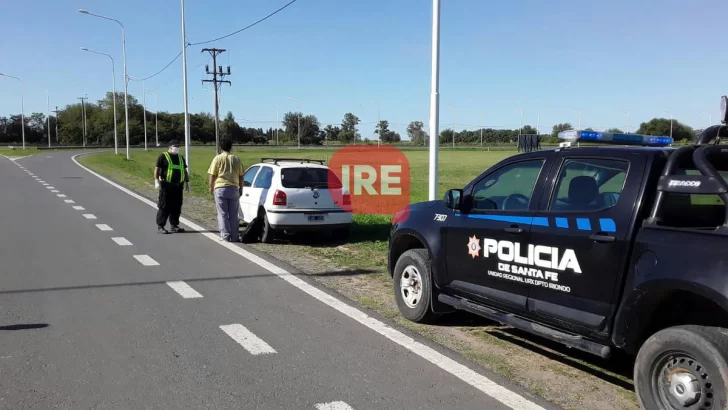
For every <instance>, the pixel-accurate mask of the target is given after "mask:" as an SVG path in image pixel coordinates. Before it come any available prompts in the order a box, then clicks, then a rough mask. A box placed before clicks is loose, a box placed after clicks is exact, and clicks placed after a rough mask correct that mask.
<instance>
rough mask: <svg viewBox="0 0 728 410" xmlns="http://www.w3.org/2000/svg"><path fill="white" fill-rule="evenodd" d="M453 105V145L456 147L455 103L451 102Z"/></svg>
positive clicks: (451, 105)
mask: <svg viewBox="0 0 728 410" xmlns="http://www.w3.org/2000/svg"><path fill="white" fill-rule="evenodd" d="M450 107H452V147H453V148H455V105H454V104H450Z"/></svg>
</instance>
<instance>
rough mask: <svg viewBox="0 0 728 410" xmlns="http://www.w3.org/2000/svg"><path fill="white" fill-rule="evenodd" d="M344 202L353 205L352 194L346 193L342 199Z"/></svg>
mask: <svg viewBox="0 0 728 410" xmlns="http://www.w3.org/2000/svg"><path fill="white" fill-rule="evenodd" d="M342 203H343V205H344V206H346V205H351V194H344V197H343V199H342Z"/></svg>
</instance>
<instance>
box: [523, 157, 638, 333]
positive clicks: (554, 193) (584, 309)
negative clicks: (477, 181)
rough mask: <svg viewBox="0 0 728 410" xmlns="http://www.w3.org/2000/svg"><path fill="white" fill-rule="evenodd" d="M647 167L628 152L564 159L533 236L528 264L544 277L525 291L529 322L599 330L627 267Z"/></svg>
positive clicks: (543, 201)
mask: <svg viewBox="0 0 728 410" xmlns="http://www.w3.org/2000/svg"><path fill="white" fill-rule="evenodd" d="M645 166H646V158H645V155H644V154H641V153H637V152H634V151H632V152H628V151H617V150H611V149H606V148H598V147H595V148H593V149H592V151H589V150H584V149H583V148H582V149H581V150H580V151H579V155H578V156H576V155H570V154H569V150H568V149H567V150H564V151H562V153H561V155H560V157H559V160H558V163H557V164H555V170H554V171H555V172H554V175H555V180H554V182H553V184H549V187H548V188H549V189H548V190H547V191H546V192H544V195H543V197H542V200H541V206H540V208H541V209H542V211H539V212H538V213H537V217H539V218H543V219H544V220H547V222H548V223H547V224H546V225H545V226H544V225H541V226H534V227H533V229H532V230H531V243H532V244H533V245H534V246H535V255H534V261H535V263H536V265H538V267H539V269H541V270H542V271H543V272H544V276H545V277H544V280H542V281H541V282H540V283H539V285H538V286H532V287H531V288H530V292H529V300H528V306H529V310H530V311H531V314H533V315H537V316H539V317H540V318H541V319H543V320H546V321H557V322H559V323H563V322H567V323H571V324H572V325H574V326H577V327H579V328H582V329H584V328H586V329H589V330H592V331H594V330H596V331H602V330H604V327H605V326H606V324H607V323H606V320H607V317H609V312H610V309H611V307H612V306H613V305H614V304H615V302H616V301H615V300H614V299H615V295H616V293H615V289H616V286H617V281H618V278H619V275H620V273H621V272H622V271H623V270H624V267H625V264H626V260H625V258H626V257H627V251H628V247H629V240H630V232H631V231H632V227H631V226H630V224H631V223H632V221H633V220H634V215H635V212H636V207H637V205H638V204H636V202H637V201H635V198H637V197H638V195H639V191H640V189H641V188H640V187H641V185H642V178H643V177H644V175H645V172H644V168H645ZM546 272H551V273H550V274H547V273H546Z"/></svg>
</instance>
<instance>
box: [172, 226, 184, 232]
mask: <svg viewBox="0 0 728 410" xmlns="http://www.w3.org/2000/svg"><path fill="white" fill-rule="evenodd" d="M184 231H185V230H184V229H183V228H180V227H179V226H173V227H172V232H174V233H179V232H184Z"/></svg>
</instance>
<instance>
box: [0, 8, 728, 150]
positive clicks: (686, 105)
mask: <svg viewBox="0 0 728 410" xmlns="http://www.w3.org/2000/svg"><path fill="white" fill-rule="evenodd" d="M289 1H290V0H217V1H214V2H208V1H202V0H186V1H185V21H186V35H187V39H188V42H191V43H196V42H202V41H207V40H211V39H214V38H218V37H220V36H223V35H226V34H230V33H232V32H234V31H236V30H239V29H241V28H243V27H245V26H247V25H249V24H251V23H253V22H255V21H256V20H259V19H260V18H262V17H265V16H266V15H267V14H269V13H271V12H273V11H275V10H276V9H278V8H280V7H281V6H283V5H285V4H286V3H288V2H289ZM2 3H4V4H2V10H3V12H2V15H1V16H0V18H1V19H2V24H0V38H1V39H3V40H2V41H0V73H5V74H9V75H14V76H18V77H21V78H22V79H23V84H24V90H25V93H24V95H25V114H26V115H29V114H30V113H32V112H47V108H46V107H47V101H46V98H47V94H46V89H47V90H48V93H49V96H50V97H49V98H50V106H51V110H53V109H54V107H55V106H58V107H59V108H60V107H63V106H65V105H66V104H71V103H77V102H79V100H78V97H84V96H88V99H89V100H90V101H97V100H100V99H101V98H103V96H104V94H105V93H106V92H107V91H110V90H111V87H112V84H111V83H112V75H111V61H110V60H109V59H108V58H107V57H104V56H101V55H97V54H92V53H89V52H84V51H81V49H80V48H81V47H88V48H89V49H92V50H96V51H100V52H104V53H108V54H111V55H112V56H113V57H114V59H115V73H116V76H115V80H116V89H117V91H118V92H122V91H123V74H122V73H123V71H122V41H121V40H122V36H121V28H120V26H119V25H118V24H116V23H114V22H113V21H108V20H104V19H100V18H97V17H93V16H89V15H85V14H81V13H79V12H78V11H77V10H78V9H79V8H83V9H86V10H88V11H89V12H91V13H95V14H100V15H104V16H108V17H111V18H114V19H117V20H119V21H120V22H121V23H122V24H123V25H124V27H125V30H126V50H127V70H128V74H129V76H131V77H135V78H143V77H148V76H151V75H152V74H154V73H156V72H158V71H159V70H160V69H162V68H163V67H164V66H166V65H167V64H168V63H169V62H170V61H172V59H173V58H174V57H175V56H176V55H177V54H179V53H180V51H181V49H182V41H181V6H180V1H179V0H147V1H142V0H125V1H118V0H25V1H11V0H4V1H3V2H2ZM726 17H728V2H726V1H724V0H690V1H685V0H637V1H635V0H630V1H627V0H611V1H598V2H597V1H584V0H582V1H575V0H563V1H548V2H546V1H542V0H509V1H506V0H501V1H496V0H441V10H440V90H439V95H440V114H439V120H440V131H442V130H443V129H445V128H451V127H452V126H453V124H455V128H456V129H457V130H462V129H477V128H479V127H481V126H488V127H505V128H517V127H519V126H520V124H521V120H522V121H523V124H529V125H532V126H536V125H538V126H539V128H540V129H541V131H542V132H550V130H551V127H552V126H553V125H554V124H556V123H561V122H570V123H571V124H572V125H574V126H575V127H576V126H578V125H579V124H581V127H582V128H587V127H592V128H595V129H598V128H609V127H619V128H621V129H623V130H627V128H628V126H629V129H630V130H631V131H633V132H634V131H636V129H637V128H638V127H639V124H640V122H643V121H648V120H650V119H651V118H654V117H664V118H668V116H669V115H672V117H673V118H675V119H677V120H679V121H681V122H683V123H686V124H688V125H690V126H692V127H694V128H703V127H705V126H707V125H708V124H709V116H710V115H712V119H713V121H714V123H715V122H717V121H718V120H717V119H718V115H719V107H720V96H721V95H724V94H728V80H727V79H726V75H725V73H726V72H728V70H727V69H728V52H726V50H725V44H726V42H727V41H728V38H727V37H728V34H725V29H726V23H725V21H726ZM204 47H217V48H224V49H226V50H227V51H225V52H224V53H222V54H221V55H220V56H219V57H218V65H223V66H224V67H225V69H226V67H227V66H228V65H229V66H230V68H231V72H232V75H230V76H228V77H226V79H227V80H230V81H231V82H232V85H226V84H225V85H221V90H222V91H221V95H220V116H221V118H222V117H224V115H225V114H226V113H227V112H228V111H231V112H232V113H233V114H234V116H235V118H236V119H237V121H238V122H239V123H240V124H241V125H242V126H247V127H262V128H267V127H271V126H274V125H275V121H276V110H277V109H278V115H279V119H280V118H282V117H283V113H285V112H287V111H293V110H296V109H297V107H296V105H297V102H296V101H294V100H291V99H289V97H294V98H296V99H298V103H299V104H300V109H301V111H302V112H303V113H304V114H315V115H316V116H317V117H318V119H319V121H320V122H321V125H322V127H324V126H325V125H327V124H340V123H341V120H342V118H343V116H344V114H345V113H346V112H353V113H354V114H356V115H357V116H359V118H360V120H361V124H360V125H359V130H360V132H361V134H362V135H363V136H364V137H367V136H369V137H370V138H374V139H376V137H375V134H374V132H373V131H374V124H375V123H376V121H377V118H378V115H379V118H381V119H382V120H388V121H389V122H390V128H391V129H393V130H394V131H397V132H399V133H400V134H401V135H402V137H406V127H407V124H408V123H409V122H410V121H413V120H419V121H422V122H423V123H424V124H425V126H427V125H428V122H429V117H430V115H429V112H430V93H431V91H432V90H431V74H432V69H431V66H432V1H430V0H389V1H387V0H297V1H296V2H295V3H293V4H292V5H290V6H289V7H287V8H286V9H284V10H283V11H281V12H280V13H278V14H276V15H275V16H273V17H271V18H269V19H267V20H266V21H264V22H262V23H260V24H258V25H256V26H254V27H252V28H250V29H248V30H246V31H243V32H241V33H238V34H235V35H233V36H231V37H228V38H226V39H223V40H219V41H216V42H212V43H209V44H204V45H194V46H189V47H187V73H188V75H187V77H188V96H189V110H190V112H192V113H197V112H202V111H204V112H214V105H213V104H214V97H213V94H212V91H211V90H212V87H211V85H210V84H209V83H206V84H204V85H203V83H202V82H201V80H202V79H203V78H211V77H210V76H207V75H205V73H204V65H205V64H210V67H211V68H212V61H211V57H210V55H209V53H207V52H202V51H201V50H202V49H203V48H204ZM182 72H183V70H182V58H179V59H177V60H176V61H175V62H174V63H173V64H171V65H170V66H169V68H167V69H166V70H165V71H163V72H162V73H161V74H159V75H157V76H156V77H153V78H151V79H148V80H146V81H144V83H143V84H142V82H140V81H130V82H129V86H128V91H129V93H130V94H132V95H134V96H135V97H136V98H137V99H138V100H139V101H140V102H141V101H143V90H146V91H153V92H154V93H155V94H156V96H157V98H158V108H159V110H160V111H168V112H182V111H183V109H184V98H183V81H182ZM146 103H147V109H148V110H149V111H154V110H155V108H156V107H155V97H154V95H152V94H147V98H146ZM516 107H520V108H521V109H522V115H523V117H522V118H521V111H519V110H518V109H517V108H516ZM577 109H578V110H579V112H580V115H579V112H577V111H576V110H577ZM378 110H379V114H378V112H377V111H378ZM19 111H20V83H19V82H18V81H16V80H13V79H10V78H4V77H0V115H7V114H10V113H19ZM625 111H628V112H629V114H628V113H627V112H625ZM120 113H123V109H122V108H121V107H120ZM120 121H121V117H120ZM148 121H149V119H148Z"/></svg>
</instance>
